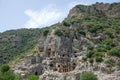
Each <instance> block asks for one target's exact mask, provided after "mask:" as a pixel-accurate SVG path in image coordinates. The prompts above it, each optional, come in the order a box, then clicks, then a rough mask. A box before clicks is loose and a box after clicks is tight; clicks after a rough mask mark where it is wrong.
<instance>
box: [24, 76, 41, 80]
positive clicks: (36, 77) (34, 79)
mask: <svg viewBox="0 0 120 80" xmlns="http://www.w3.org/2000/svg"><path fill="white" fill-rule="evenodd" d="M26 80H39V77H38V76H36V75H31V76H28V77H27V79H26Z"/></svg>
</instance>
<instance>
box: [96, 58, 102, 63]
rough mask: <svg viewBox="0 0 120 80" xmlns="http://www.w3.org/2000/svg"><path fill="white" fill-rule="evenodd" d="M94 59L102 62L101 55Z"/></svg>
mask: <svg viewBox="0 0 120 80" xmlns="http://www.w3.org/2000/svg"><path fill="white" fill-rule="evenodd" d="M95 60H96V62H102V61H103V58H102V57H96V58H95Z"/></svg>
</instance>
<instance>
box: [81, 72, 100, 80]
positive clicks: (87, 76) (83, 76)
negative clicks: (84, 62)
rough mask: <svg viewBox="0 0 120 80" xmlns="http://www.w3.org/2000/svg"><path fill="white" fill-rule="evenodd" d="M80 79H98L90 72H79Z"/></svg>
mask: <svg viewBox="0 0 120 80" xmlns="http://www.w3.org/2000/svg"><path fill="white" fill-rule="evenodd" d="M80 80H98V78H97V76H96V75H94V74H93V73H92V72H84V73H83V74H81V76H80Z"/></svg>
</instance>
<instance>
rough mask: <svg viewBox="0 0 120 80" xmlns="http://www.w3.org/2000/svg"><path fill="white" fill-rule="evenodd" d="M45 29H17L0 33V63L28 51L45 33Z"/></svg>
mask: <svg viewBox="0 0 120 80" xmlns="http://www.w3.org/2000/svg"><path fill="white" fill-rule="evenodd" d="M47 30H48V29H47V28H43V29H19V30H10V31H6V32H3V33H0V65H1V64H5V63H8V62H9V61H11V60H13V59H16V56H18V57H19V56H20V55H24V53H25V52H30V51H31V50H32V49H33V48H34V47H35V46H36V45H37V44H38V41H39V38H40V37H41V36H42V35H44V36H45V35H47V33H46V31H47ZM47 32H48V31H47Z"/></svg>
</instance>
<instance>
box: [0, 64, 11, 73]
mask: <svg viewBox="0 0 120 80" xmlns="http://www.w3.org/2000/svg"><path fill="white" fill-rule="evenodd" d="M9 69H10V67H9V65H7V64H5V65H3V66H2V67H1V72H2V73H5V72H7V71H9Z"/></svg>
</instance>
